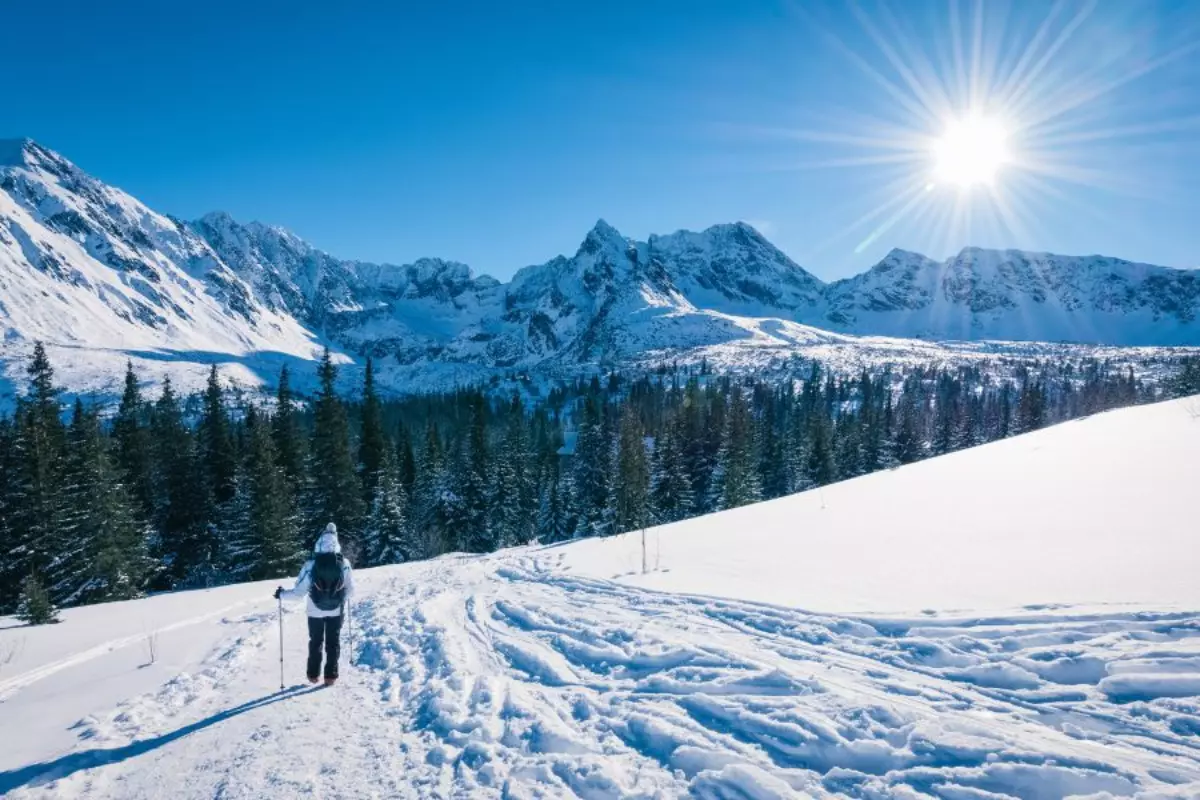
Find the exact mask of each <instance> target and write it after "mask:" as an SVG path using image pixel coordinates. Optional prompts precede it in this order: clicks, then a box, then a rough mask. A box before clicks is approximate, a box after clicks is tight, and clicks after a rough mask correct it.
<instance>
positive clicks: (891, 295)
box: [0, 140, 1200, 393]
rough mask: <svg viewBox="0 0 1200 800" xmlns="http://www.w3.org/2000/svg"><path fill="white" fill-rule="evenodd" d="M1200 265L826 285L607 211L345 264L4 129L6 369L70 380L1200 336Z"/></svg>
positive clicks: (748, 232) (1041, 268)
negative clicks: (531, 248) (570, 245)
mask: <svg viewBox="0 0 1200 800" xmlns="http://www.w3.org/2000/svg"><path fill="white" fill-rule="evenodd" d="M1197 275H1198V273H1197V272H1194V271H1183V270H1174V269H1167V268H1164V267H1153V266H1147V265H1143V264H1132V263H1129V262H1125V261H1120V260H1117V259H1112V258H1104V257H1099V256H1091V257H1083V258H1076V257H1065V256H1053V255H1047V254H1037V253H1024V252H1020V251H985V250H977V249H967V250H964V251H963V252H962V253H960V254H959V255H958V256H955V257H954V258H951V259H949V260H948V261H946V262H944V263H937V262H934V261H931V260H929V259H926V258H924V257H923V256H919V255H916V254H911V253H903V252H900V251H894V252H892V253H891V254H889V255H888V256H887V258H885V259H884V260H883V261H882V262H880V263H879V264H878V265H877V266H875V267H873V268H872V269H871V270H869V271H868V272H866V273H864V274H862V275H859V276H857V277H855V278H851V279H848V280H843V281H837V282H835V283H832V284H825V283H823V282H822V281H820V280H818V279H817V278H816V277H814V276H813V275H811V274H810V273H808V272H807V271H805V270H804V269H803V268H802V267H800V266H799V265H797V264H796V263H794V262H793V261H791V259H789V258H788V257H787V256H786V255H784V254H783V253H782V252H780V251H779V250H778V249H777V248H776V247H774V246H773V245H772V244H771V243H770V242H768V241H767V240H766V239H765V238H764V237H763V236H762V235H761V234H760V233H758V232H757V231H756V230H754V229H753V228H752V227H750V226H749V225H747V224H745V223H736V224H729V225H716V226H713V227H711V228H709V229H707V230H705V231H703V232H700V233H692V232H687V231H680V232H678V233H674V234H671V235H667V236H651V237H650V238H649V240H648V241H645V242H636V241H633V240H630V239H627V238H626V237H624V236H622V235H621V234H620V233H619V232H618V231H616V230H615V229H614V228H612V227H611V226H610V225H608V224H607V223H605V222H603V221H601V222H599V223H597V224H596V226H595V228H593V229H592V231H590V232H589V233H588V234H587V236H586V238H585V239H584V241H583V243H582V244H581V245H580V248H579V250H578V252H577V253H576V254H575V255H574V256H571V257H565V256H560V257H558V258H555V259H553V260H551V261H549V262H547V263H545V264H541V265H537V266H530V267H526V268H524V269H522V270H520V271H518V272H517V274H516V275H515V276H514V278H513V280H512V281H511V282H510V283H508V284H501V283H499V282H498V281H496V280H494V279H492V278H490V277H487V276H476V275H474V274H473V273H472V272H471V270H470V268H469V267H467V266H466V265H464V264H459V263H454V262H448V261H443V260H440V259H422V260H420V261H418V262H416V263H415V264H409V265H405V266H395V265H389V264H368V263H362V262H356V261H345V260H340V259H337V258H334V257H332V256H330V255H328V254H326V253H323V252H321V251H319V250H316V249H315V248H313V247H312V246H310V245H309V244H307V243H306V242H304V241H303V240H302V239H300V238H299V237H297V236H295V235H294V234H291V233H289V232H287V231H285V230H282V229H280V228H276V227H270V226H266V225H262V224H259V223H249V224H245V225H243V224H239V223H238V222H236V221H234V220H233V219H232V218H230V217H229V216H228V215H226V214H219V213H217V214H210V215H208V216H206V217H204V218H202V219H200V220H198V221H196V222H192V223H186V222H182V221H180V220H176V219H173V218H170V217H167V216H163V215H161V214H158V213H155V212H154V211H151V210H150V209H149V208H147V207H146V206H144V205H143V204H141V203H139V202H138V201H137V200H135V199H134V198H132V197H130V196H129V195H127V194H125V193H124V192H122V191H120V190H118V189H114V188H112V187H110V186H107V185H105V184H104V183H102V182H100V181H98V180H96V179H94V178H92V177H90V176H88V175H87V174H85V173H84V172H83V171H81V170H80V169H79V168H77V167H76V166H74V165H73V164H71V163H70V162H68V161H67V160H66V159H64V158H62V157H61V156H59V155H58V154H56V153H53V152H52V151H50V150H47V149H46V148H44V147H42V146H40V145H38V144H36V143H34V142H32V141H28V140H23V141H10V142H4V143H2V144H0V331H2V333H3V336H2V337H0V361H6V362H9V364H10V369H9V371H10V372H11V371H12V369H13V367H12V362H14V361H17V360H19V359H20V358H22V357H23V356H24V355H25V354H26V353H27V350H28V346H29V343H30V342H32V341H33V340H35V339H41V340H43V341H45V342H47V343H49V344H51V345H53V346H55V347H52V349H51V355H52V356H53V357H55V360H56V362H57V363H60V364H63V375H62V377H63V379H64V380H65V381H66V382H67V384H68V386H70V388H72V389H75V390H77V391H96V392H103V391H106V390H107V389H109V388H110V386H109V385H108V382H111V381H112V380H114V379H115V378H116V377H117V375H118V373H119V371H120V369H119V368H120V366H121V362H122V361H123V360H124V359H125V358H127V357H130V358H133V359H134V361H135V363H137V364H138V365H139V366H143V367H144V369H143V371H144V372H147V373H149V374H151V375H155V376H158V375H160V374H164V373H165V374H171V375H172V377H175V378H176V379H177V380H180V381H181V382H183V383H185V384H187V385H188V386H190V385H192V384H194V382H195V378H196V376H198V375H200V374H202V372H203V366H204V365H207V364H208V363H211V362H219V363H223V364H229V365H231V366H232V375H231V377H233V378H235V379H237V380H239V381H240V382H244V383H246V384H248V385H253V384H256V383H259V382H261V381H262V380H263V379H264V378H265V377H267V376H270V375H273V374H274V373H276V372H277V371H278V368H279V366H280V364H281V363H285V362H287V361H289V360H300V361H310V360H311V359H312V355H313V352H314V350H315V349H316V348H317V347H318V346H320V345H322V344H325V343H328V344H331V345H332V346H334V347H335V348H337V349H341V350H343V351H345V352H347V353H350V354H354V355H361V354H365V353H372V354H374V355H376V356H387V357H388V359H387V364H388V366H391V367H394V368H389V369H384V370H382V371H381V374H380V377H381V379H382V381H383V382H384V384H385V387H386V386H388V385H390V386H391V387H393V388H403V387H405V386H408V387H411V386H412V385H414V384H416V383H417V382H419V384H420V385H422V386H425V387H429V386H431V384H432V383H440V384H443V385H445V384H450V383H455V382H463V381H474V380H480V379H482V378H486V377H490V376H492V375H495V374H497V372H498V371H502V370H528V369H531V368H537V369H538V370H540V371H544V372H548V373H553V372H555V371H556V370H561V371H566V372H570V371H572V370H576V369H578V368H579V367H580V365H589V364H592V365H594V364H613V365H623V364H628V363H636V362H641V361H646V360H648V359H649V360H653V359H657V360H659V361H660V362H661V361H663V360H669V359H671V358H673V357H675V356H676V355H679V354H692V355H697V354H700V355H701V356H702V357H708V356H709V355H714V356H716V357H718V358H724V359H730V358H732V359H734V360H737V359H751V360H753V359H755V358H757V357H759V356H761V354H762V353H763V352H764V350H770V351H771V352H772V353H773V355H778V354H780V353H784V354H789V353H791V354H804V355H809V356H813V357H821V358H825V357H828V356H829V351H830V350H831V349H834V350H839V351H846V350H851V351H853V352H854V353H855V355H856V357H857V358H858V359H859V360H863V359H866V360H875V361H878V360H880V359H886V358H895V357H896V356H897V355H901V356H903V355H904V352H905V351H906V350H908V351H921V352H922V355H932V356H934V357H937V358H940V359H942V360H954V359H955V358H957V357H958V356H959V355H960V353H959V352H958V351H956V350H955V349H954V348H952V347H951V348H939V347H938V346H935V345H930V344H919V343H913V342H906V341H903V339H878V338H873V339H866V340H864V339H862V338H859V337H860V336H863V335H871V334H883V335H885V336H888V337H905V338H908V337H920V338H924V339H934V340H944V339H957V340H983V339H989V340H992V339H1006V340H1040V341H1059V340H1062V341H1071V342H1079V343H1090V344H1101V345H1148V346H1162V345H1196V344H1200V319H1198V318H1197V312H1198V311H1200V278H1198V277H1197ZM701 351H705V352H701ZM707 351H712V352H707ZM197 365H200V368H197ZM0 393H2V387H0Z"/></svg>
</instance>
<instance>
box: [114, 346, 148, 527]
mask: <svg viewBox="0 0 1200 800" xmlns="http://www.w3.org/2000/svg"><path fill="white" fill-rule="evenodd" d="M148 415H149V409H148V407H147V405H146V402H145V400H144V399H143V398H142V391H141V388H140V386H139V385H138V379H137V374H136V373H135V372H134V371H133V362H131V361H127V362H126V363H125V388H124V391H123V392H122V394H121V403H120V405H118V406H117V414H116V416H115V417H114V418H113V425H112V436H113V439H114V440H115V441H116V454H115V455H116V463H117V467H118V469H119V470H120V472H121V480H122V482H123V483H124V484H125V485H126V487H127V488H128V490H129V493H130V494H131V495H132V496H133V498H134V501H135V502H136V503H137V513H138V516H139V517H140V518H141V519H143V520H150V519H151V518H152V517H153V515H154V472H153V462H154V453H153V450H152V448H151V444H150V431H149V428H148V425H147V418H148Z"/></svg>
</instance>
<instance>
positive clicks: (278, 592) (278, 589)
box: [272, 586, 283, 600]
mask: <svg viewBox="0 0 1200 800" xmlns="http://www.w3.org/2000/svg"><path fill="white" fill-rule="evenodd" d="M281 594H283V587H282V586H276V587H275V594H274V595H272V596H273V597H274V598H275V599H276V600H278V599H279V596H280V595H281Z"/></svg>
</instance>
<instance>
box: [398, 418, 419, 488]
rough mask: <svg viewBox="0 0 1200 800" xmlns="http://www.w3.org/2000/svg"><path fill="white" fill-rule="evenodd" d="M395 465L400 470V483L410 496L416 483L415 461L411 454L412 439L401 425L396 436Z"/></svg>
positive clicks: (414, 456) (406, 429) (413, 455)
mask: <svg viewBox="0 0 1200 800" xmlns="http://www.w3.org/2000/svg"><path fill="white" fill-rule="evenodd" d="M396 463H397V468H398V469H399V470H400V482H401V483H403V484H404V490H405V491H406V492H409V493H410V494H411V493H412V490H413V485H414V484H415V483H416V481H417V459H416V455H415V454H414V453H413V444H412V437H410V436H409V434H408V428H406V427H404V426H403V425H401V426H400V430H399V432H398V434H397V436H396Z"/></svg>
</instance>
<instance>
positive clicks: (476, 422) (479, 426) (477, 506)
mask: <svg viewBox="0 0 1200 800" xmlns="http://www.w3.org/2000/svg"><path fill="white" fill-rule="evenodd" d="M468 404H469V411H470V414H469V418H468V421H467V432H466V434H467V435H466V436H465V437H464V438H463V441H462V447H461V451H460V456H459V460H458V469H457V470H456V472H457V476H458V480H457V481H456V483H457V487H456V491H455V494H456V495H457V501H458V502H457V504H456V505H455V514H454V516H453V518H452V520H453V521H452V523H451V524H452V529H453V530H454V531H455V532H456V533H457V535H458V547H459V549H462V550H465V551H467V552H469V553H490V552H491V551H493V550H495V549H496V548H497V547H499V545H500V542H499V539H498V536H497V533H498V532H497V531H496V530H495V528H494V527H493V526H492V524H491V519H490V516H491V515H490V514H489V513H488V512H489V510H490V509H489V505H490V500H491V497H490V494H491V493H490V481H489V480H488V477H489V474H490V470H489V454H488V446H487V426H486V421H487V400H486V399H485V398H484V396H483V394H482V393H481V392H472V393H471V395H470V397H469V398H468Z"/></svg>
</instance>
